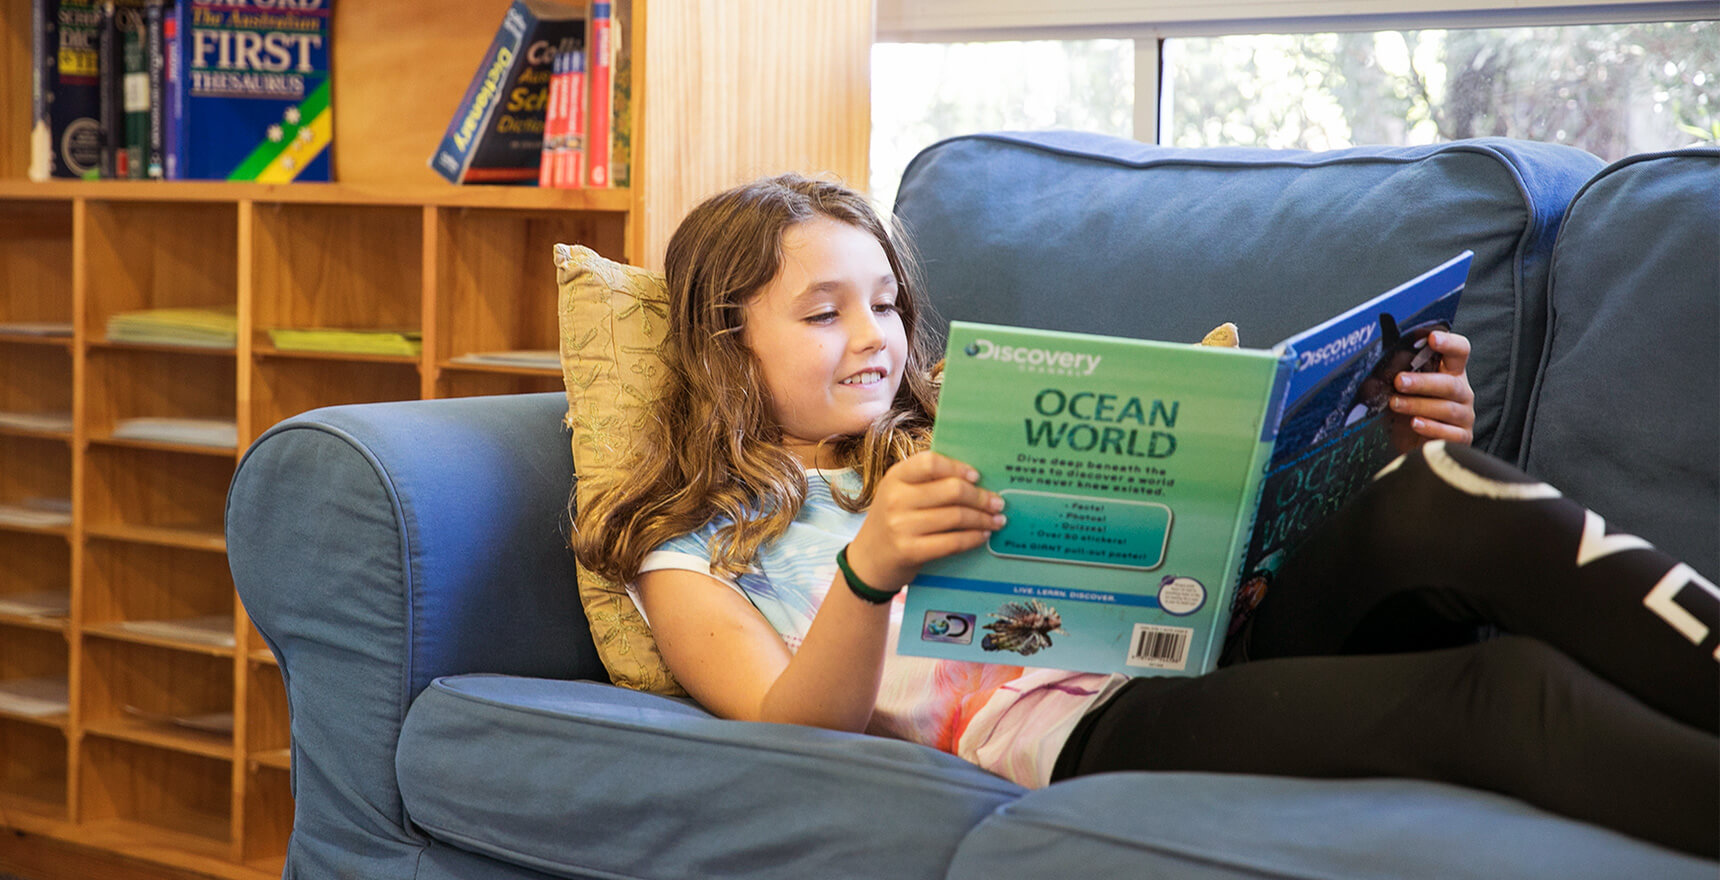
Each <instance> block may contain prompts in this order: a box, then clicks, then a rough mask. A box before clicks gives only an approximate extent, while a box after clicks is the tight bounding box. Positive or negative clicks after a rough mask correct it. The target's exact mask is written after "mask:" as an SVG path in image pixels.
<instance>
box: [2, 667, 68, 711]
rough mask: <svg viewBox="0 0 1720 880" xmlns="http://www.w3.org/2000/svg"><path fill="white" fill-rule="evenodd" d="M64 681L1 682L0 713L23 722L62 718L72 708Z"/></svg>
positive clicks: (56, 678) (57, 678)
mask: <svg viewBox="0 0 1720 880" xmlns="http://www.w3.org/2000/svg"><path fill="white" fill-rule="evenodd" d="M70 696H71V688H70V686H69V684H68V683H67V680H66V677H65V676H63V675H57V676H40V677H36V678H10V679H0V712H4V713H7V714H11V715H21V716H23V717H26V718H46V717H48V716H50V715H63V714H65V712H66V710H67V708H68V707H69V706H70V705H71V700H70Z"/></svg>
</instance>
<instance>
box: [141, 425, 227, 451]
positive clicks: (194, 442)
mask: <svg viewBox="0 0 1720 880" xmlns="http://www.w3.org/2000/svg"><path fill="white" fill-rule="evenodd" d="M113 436H114V438H115V439H117V440H153V441H155V442H157V443H183V444H185V445H187V446H213V447H218V448H221V449H237V448H238V446H239V427H238V426H237V425H236V424H234V423H233V421H232V420H231V419H166V418H135V419H121V420H119V422H118V423H116V424H115V425H114V426H113Z"/></svg>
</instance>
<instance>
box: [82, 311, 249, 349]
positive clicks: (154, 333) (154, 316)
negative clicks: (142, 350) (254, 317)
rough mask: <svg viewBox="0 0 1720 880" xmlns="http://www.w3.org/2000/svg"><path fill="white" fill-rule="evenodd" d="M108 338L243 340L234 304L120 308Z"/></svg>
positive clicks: (195, 342) (202, 342)
mask: <svg viewBox="0 0 1720 880" xmlns="http://www.w3.org/2000/svg"><path fill="white" fill-rule="evenodd" d="M107 338H108V341H109V342H131V343H139V344H144V345H180V346H189V347H192V348H232V347H234V346H235V345H238V344H239V314H238V310H237V308H236V307H234V306H208V307H203V308H198V307H184V308H160V309H139V310H137V311H132V312H120V313H119V314H116V315H114V316H112V317H110V318H108V322H107Z"/></svg>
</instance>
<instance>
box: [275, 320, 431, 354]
mask: <svg viewBox="0 0 1720 880" xmlns="http://www.w3.org/2000/svg"><path fill="white" fill-rule="evenodd" d="M269 341H270V342H273V343H274V344H275V348H276V349H278V350H280V351H320V352H330V353H334V354H395V355H407V356H410V357H417V356H418V355H419V353H420V352H422V351H423V350H424V335H423V334H422V333H420V332H419V331H417V330H353V329H347V328H340V327H276V328H274V329H272V330H270V331H269Z"/></svg>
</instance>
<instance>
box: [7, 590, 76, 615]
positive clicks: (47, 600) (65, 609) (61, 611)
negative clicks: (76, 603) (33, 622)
mask: <svg viewBox="0 0 1720 880" xmlns="http://www.w3.org/2000/svg"><path fill="white" fill-rule="evenodd" d="M71 610H72V596H71V594H70V593H68V592H66V591H65V590H37V591H34V592H29V593H0V614H10V615H12V616H13V617H36V618H55V617H65V616H66V615H68V614H70V613H71Z"/></svg>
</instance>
